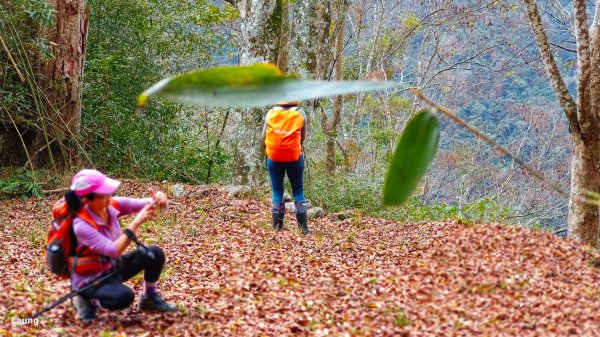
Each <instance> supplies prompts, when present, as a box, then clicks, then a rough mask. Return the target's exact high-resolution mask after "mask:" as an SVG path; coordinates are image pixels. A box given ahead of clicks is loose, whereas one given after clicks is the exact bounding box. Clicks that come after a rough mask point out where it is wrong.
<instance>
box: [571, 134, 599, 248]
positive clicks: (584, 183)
mask: <svg viewBox="0 0 600 337" xmlns="http://www.w3.org/2000/svg"><path fill="white" fill-rule="evenodd" d="M598 149H599V144H598V142H597V141H596V144H595V145H592V144H585V143H584V142H583V141H582V140H574V141H573V156H572V159H571V199H570V202H569V230H568V233H569V237H573V238H575V239H577V240H579V241H581V242H585V243H587V244H589V245H591V246H592V247H598V221H599V220H600V217H599V213H598V206H595V205H590V204H588V203H584V202H581V200H580V199H577V198H575V197H585V196H586V194H585V192H586V191H595V192H598V191H600V167H599V166H600V165H599V161H598V158H599V156H598V154H599V153H600V152H599V151H598Z"/></svg>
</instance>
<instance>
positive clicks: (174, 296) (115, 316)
mask: <svg viewBox="0 0 600 337" xmlns="http://www.w3.org/2000/svg"><path fill="white" fill-rule="evenodd" d="M150 186H154V187H156V188H159V189H162V190H167V186H166V185H161V184H148V183H138V182H132V181H126V182H125V183H124V184H123V187H122V188H121V190H120V195H135V196H140V197H141V196H145V195H146V193H145V190H146V189H147V188H148V187H150ZM186 189H187V191H188V192H189V193H190V194H189V196H188V198H182V199H174V200H173V203H172V205H171V207H170V208H169V209H168V210H166V211H164V212H162V214H160V218H159V219H157V220H156V221H154V222H152V223H149V224H147V225H144V227H143V228H142V230H141V231H140V234H139V237H140V239H141V240H142V241H143V242H145V243H146V244H148V245H150V244H158V245H160V246H161V247H163V248H164V250H165V252H166V254H167V258H168V261H167V266H166V269H165V271H164V274H163V279H162V280H161V282H160V284H159V287H160V289H161V291H162V293H163V295H164V297H165V298H166V299H168V300H169V301H170V302H173V303H176V304H178V305H179V306H180V307H181V308H184V309H183V310H182V311H181V312H179V313H175V314H146V313H140V312H138V311H137V310H136V309H135V308H134V307H133V306H132V308H130V309H127V310H123V311H118V312H108V311H100V312H99V314H98V321H97V322H96V323H95V324H93V325H91V326H84V325H82V324H81V323H79V322H78V320H77V319H76V317H75V311H74V309H73V308H71V306H70V304H69V303H65V304H62V305H61V306H59V307H57V308H55V309H54V310H52V311H51V312H49V313H46V314H45V315H43V316H41V317H40V319H39V321H38V322H37V324H35V323H32V324H24V325H19V324H16V323H15V322H16V321H15V319H14V317H24V316H26V315H29V314H31V313H32V312H34V311H36V310H38V309H40V308H42V307H43V306H44V305H45V304H48V303H50V302H51V301H53V300H55V299H57V298H58V297H60V296H62V295H63V294H66V293H67V291H68V281H55V280H56V279H55V278H54V277H53V276H52V275H51V274H49V273H48V272H47V271H46V270H45V269H44V260H43V254H42V251H41V247H42V246H43V242H44V236H45V229H46V226H47V224H48V221H49V209H50V208H51V205H52V203H53V202H54V201H55V200H56V198H58V197H59V196H58V195H54V196H48V197H47V198H45V199H37V200H36V199H31V200H28V201H22V200H20V199H14V200H4V201H0V230H1V231H2V250H1V251H0V271H1V273H2V276H3V277H2V278H0V289H3V290H2V292H0V313H1V314H2V316H0V319H1V321H0V335H9V336H11V335H15V336H16V335H44V336H53V335H55V336H59V335H74V336H98V335H99V334H100V333H103V332H107V333H106V334H104V335H102V336H112V335H114V336H127V335H129V336H137V335H141V336H155V335H172V336H188V335H206V336H209V335H210V336H213V335H214V336H217V335H218V336H283V335H294V336H325V335H334V336H402V335H404V336H553V335H557V336H558V335H560V336H566V335H575V336H592V335H598V331H600V301H599V300H600V287H599V286H600V282H599V281H600V272H599V271H598V270H597V269H595V268H592V267H590V263H589V261H590V260H591V259H592V258H593V255H592V253H591V252H590V251H589V250H588V249H587V248H586V247H584V246H581V245H579V244H576V243H574V242H573V241H571V240H569V239H560V238H558V237H555V236H554V235H552V234H550V233H544V232H539V231H536V230H531V229H525V228H517V227H510V226H505V225H497V224H494V225H484V224H473V225H467V224H461V223H457V222H439V223H425V224H400V223H396V222H392V221H387V220H382V219H374V218H369V217H362V216H360V215H357V216H355V217H354V218H351V219H346V220H344V221H339V220H335V219H334V218H333V217H329V216H328V217H325V218H321V219H318V220H315V221H314V222H313V223H312V227H313V229H314V230H315V232H316V234H315V235H313V236H310V237H304V236H301V235H300V234H299V233H298V231H297V228H296V226H295V223H294V222H293V221H292V220H291V218H292V217H291V216H290V214H287V216H286V225H285V226H286V230H284V231H283V232H282V233H280V234H275V233H274V232H273V231H272V230H271V229H270V219H269V218H270V203H269V202H268V201H266V200H265V201H259V200H254V199H250V198H243V199H232V198H229V197H228V196H227V192H226V191H225V190H224V189H223V188H221V187H219V186H187V187H186ZM128 220H129V219H127V220H124V221H122V222H123V223H127V222H128ZM128 284H129V285H131V286H133V288H134V290H135V291H136V294H139V292H140V291H141V278H140V277H136V278H134V279H133V281H131V282H128ZM136 301H137V298H136ZM108 332H112V333H108Z"/></svg>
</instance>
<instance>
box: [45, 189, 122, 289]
mask: <svg viewBox="0 0 600 337" xmlns="http://www.w3.org/2000/svg"><path fill="white" fill-rule="evenodd" d="M111 205H112V206H113V207H114V208H116V209H119V204H118V203H117V202H116V201H114V200H111ZM75 215H76V216H78V217H80V218H82V219H83V220H85V221H86V222H87V223H89V224H91V225H92V226H93V227H94V228H95V229H96V230H99V229H98V225H97V224H96V222H95V221H94V219H93V218H92V217H91V215H90V214H89V213H88V212H87V210H85V208H84V209H83V210H82V211H81V212H79V213H76V214H73V213H72V212H71V211H69V208H68V206H67V202H66V201H65V199H64V198H63V199H60V200H58V201H57V202H56V203H55V204H54V206H53V207H52V223H50V226H49V227H48V235H47V236H46V245H45V246H44V255H45V256H46V264H47V265H48V269H49V270H50V271H51V272H52V273H54V274H57V275H58V276H60V277H62V278H68V277H69V275H70V273H71V271H72V270H75V271H76V272H77V273H78V274H87V273H91V272H98V271H99V270H100V268H101V264H102V263H103V262H104V261H103V258H102V256H101V255H98V254H93V253H91V252H90V250H89V249H87V247H77V246H78V245H77V238H76V237H75V232H74V231H73V218H74V216H75Z"/></svg>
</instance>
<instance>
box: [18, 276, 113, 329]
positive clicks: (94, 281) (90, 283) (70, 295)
mask: <svg viewBox="0 0 600 337" xmlns="http://www.w3.org/2000/svg"><path fill="white" fill-rule="evenodd" d="M120 271H121V270H111V271H109V272H107V273H102V274H100V275H98V276H97V277H96V278H94V279H91V280H89V281H87V282H86V283H85V285H84V286H83V287H80V288H78V289H75V290H72V291H71V292H70V293H68V294H66V295H65V296H63V297H61V298H59V299H58V300H56V301H54V302H52V303H50V304H48V305H47V306H45V307H44V308H43V309H42V310H40V311H38V312H36V313H35V314H33V315H32V316H30V317H29V318H31V319H34V318H36V317H38V316H40V315H41V314H43V313H45V312H47V311H50V310H52V309H54V308H55V307H57V306H58V305H60V304H61V303H63V302H65V301H66V300H68V299H70V298H73V297H75V296H77V295H79V294H80V293H82V292H84V291H86V290H88V289H90V288H93V287H97V286H99V285H100V284H102V282H104V281H106V280H108V279H109V278H111V277H113V276H114V275H115V274H117V272H120Z"/></svg>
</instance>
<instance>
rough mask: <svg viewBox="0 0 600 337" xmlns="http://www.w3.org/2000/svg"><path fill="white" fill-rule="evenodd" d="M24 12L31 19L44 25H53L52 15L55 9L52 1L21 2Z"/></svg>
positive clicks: (34, 0) (29, 0)
mask: <svg viewBox="0 0 600 337" xmlns="http://www.w3.org/2000/svg"><path fill="white" fill-rule="evenodd" d="M22 6H23V8H24V9H25V13H27V14H28V15H29V16H30V17H31V19H33V20H34V21H37V22H39V23H41V24H42V25H44V26H46V27H51V26H53V25H54V16H55V14H56V11H55V10H54V8H53V7H52V1H49V0H28V1H24V2H23V3H22Z"/></svg>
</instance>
